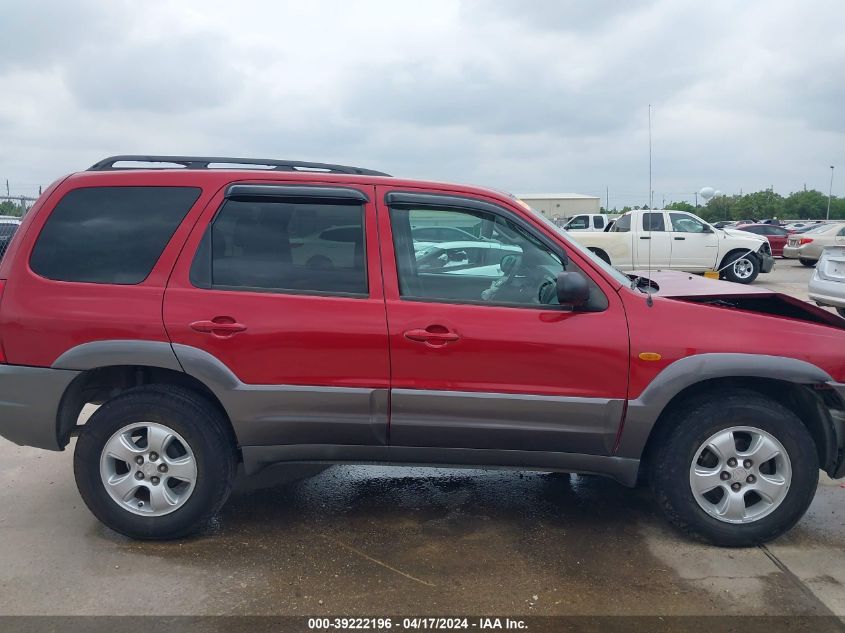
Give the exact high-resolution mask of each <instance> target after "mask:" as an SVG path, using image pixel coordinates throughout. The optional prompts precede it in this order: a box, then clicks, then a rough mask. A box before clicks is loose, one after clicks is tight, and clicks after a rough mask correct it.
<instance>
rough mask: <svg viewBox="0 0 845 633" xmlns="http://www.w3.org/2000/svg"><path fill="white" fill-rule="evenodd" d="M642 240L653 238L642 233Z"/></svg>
mask: <svg viewBox="0 0 845 633" xmlns="http://www.w3.org/2000/svg"><path fill="white" fill-rule="evenodd" d="M640 239H641V240H650V239H651V238H650V237H649V236H648V235H640Z"/></svg>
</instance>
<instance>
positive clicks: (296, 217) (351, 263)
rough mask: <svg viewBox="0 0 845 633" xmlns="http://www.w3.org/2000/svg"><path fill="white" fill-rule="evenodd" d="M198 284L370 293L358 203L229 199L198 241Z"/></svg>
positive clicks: (195, 278)
mask: <svg viewBox="0 0 845 633" xmlns="http://www.w3.org/2000/svg"><path fill="white" fill-rule="evenodd" d="M191 282H192V283H193V284H194V285H195V286H198V287H200V288H215V289H219V290H253V291H265V292H266V291H272V292H293V293H305V294H338V295H367V293H368V287H367V268H366V252H365V234H364V207H363V206H362V205H360V204H323V203H292V202H286V201H281V200H279V201H275V200H267V199H263V200H262V199H255V200H227V201H226V203H225V204H224V205H223V207H222V208H221V209H220V211H219V212H218V214H217V217H216V218H215V219H214V221H213V223H212V224H211V226H210V228H209V231H208V232H207V233H206V235H205V237H204V238H203V243H202V244H201V245H200V248H199V249H197V254H196V257H195V259H194V263H193V265H192V267H191Z"/></svg>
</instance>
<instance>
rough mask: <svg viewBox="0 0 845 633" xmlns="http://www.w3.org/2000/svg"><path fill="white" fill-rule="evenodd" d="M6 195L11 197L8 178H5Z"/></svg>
mask: <svg viewBox="0 0 845 633" xmlns="http://www.w3.org/2000/svg"><path fill="white" fill-rule="evenodd" d="M6 197H7V198H11V197H12V194H10V193H9V179H8V178H6Z"/></svg>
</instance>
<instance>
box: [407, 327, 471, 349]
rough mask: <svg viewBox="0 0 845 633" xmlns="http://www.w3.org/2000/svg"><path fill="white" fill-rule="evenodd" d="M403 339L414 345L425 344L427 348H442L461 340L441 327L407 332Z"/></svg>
mask: <svg viewBox="0 0 845 633" xmlns="http://www.w3.org/2000/svg"><path fill="white" fill-rule="evenodd" d="M405 338H406V339H408V340H409V341H414V342H415V343H425V344H426V345H428V346H429V347H442V346H443V345H446V344H447V343H454V342H456V341H459V340H461V337H460V336H458V335H457V334H455V333H454V332H450V331H449V330H448V329H446V328H445V327H443V326H442V325H429V326H428V327H427V328H426V329H424V330H408V331H407V332H405Z"/></svg>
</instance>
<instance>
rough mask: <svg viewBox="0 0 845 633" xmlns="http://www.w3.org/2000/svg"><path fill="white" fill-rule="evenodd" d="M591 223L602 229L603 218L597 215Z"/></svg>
mask: <svg viewBox="0 0 845 633" xmlns="http://www.w3.org/2000/svg"><path fill="white" fill-rule="evenodd" d="M593 223H594V224H595V226H596V228H597V229H603V228H604V218H603V217H601V216H600V215H597V216H595V217H594V218H593Z"/></svg>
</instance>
